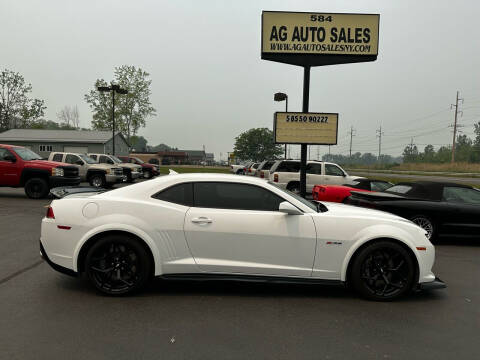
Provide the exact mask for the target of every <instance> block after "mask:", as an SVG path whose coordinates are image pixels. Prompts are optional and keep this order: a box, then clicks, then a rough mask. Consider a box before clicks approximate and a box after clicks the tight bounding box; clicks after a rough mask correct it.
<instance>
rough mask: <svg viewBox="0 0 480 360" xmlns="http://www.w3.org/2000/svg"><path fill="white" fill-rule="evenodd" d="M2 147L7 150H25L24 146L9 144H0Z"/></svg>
mask: <svg viewBox="0 0 480 360" xmlns="http://www.w3.org/2000/svg"><path fill="white" fill-rule="evenodd" d="M0 146H1V147H5V148H7V149H13V148H24V146H18V145H9V144H0Z"/></svg>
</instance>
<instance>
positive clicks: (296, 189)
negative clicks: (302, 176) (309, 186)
mask: <svg viewBox="0 0 480 360" xmlns="http://www.w3.org/2000/svg"><path fill="white" fill-rule="evenodd" d="M287 190H289V191H291V192H293V193H295V194H300V183H299V182H291V183H289V184H288V185H287Z"/></svg>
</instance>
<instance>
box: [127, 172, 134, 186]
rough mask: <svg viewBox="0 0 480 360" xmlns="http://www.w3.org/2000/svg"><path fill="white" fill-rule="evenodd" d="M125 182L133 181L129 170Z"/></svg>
mask: <svg viewBox="0 0 480 360" xmlns="http://www.w3.org/2000/svg"><path fill="white" fill-rule="evenodd" d="M127 182H128V183H133V178H132V172H131V171H128V172H127Z"/></svg>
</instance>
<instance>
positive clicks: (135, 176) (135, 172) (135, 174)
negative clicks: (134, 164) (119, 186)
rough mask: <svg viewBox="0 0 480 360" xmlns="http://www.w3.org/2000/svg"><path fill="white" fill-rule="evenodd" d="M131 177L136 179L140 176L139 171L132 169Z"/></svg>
mask: <svg viewBox="0 0 480 360" xmlns="http://www.w3.org/2000/svg"><path fill="white" fill-rule="evenodd" d="M131 174H132V179H138V178H139V177H140V176H142V173H141V172H138V171H132V173H131Z"/></svg>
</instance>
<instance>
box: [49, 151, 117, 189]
mask: <svg viewBox="0 0 480 360" xmlns="http://www.w3.org/2000/svg"><path fill="white" fill-rule="evenodd" d="M48 160H50V161H60V162H64V163H67V164H72V165H74V166H76V167H77V168H78V175H79V176H80V179H81V181H88V182H89V183H90V185H91V186H95V187H110V186H112V185H114V184H117V183H120V182H122V181H123V169H122V168H121V167H119V166H112V165H108V164H97V162H96V161H95V160H94V159H92V158H90V157H88V156H87V155H85V154H78V153H67V152H52V153H50V156H49V157H48Z"/></svg>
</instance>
